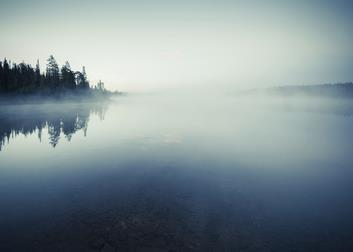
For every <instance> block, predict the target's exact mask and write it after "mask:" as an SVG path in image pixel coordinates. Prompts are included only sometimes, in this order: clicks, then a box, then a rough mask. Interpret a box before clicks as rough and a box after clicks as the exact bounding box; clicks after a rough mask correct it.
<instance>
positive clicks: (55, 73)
mask: <svg viewBox="0 0 353 252" xmlns="http://www.w3.org/2000/svg"><path fill="white" fill-rule="evenodd" d="M47 61H48V63H47V69H46V79H47V81H48V83H49V85H50V86H51V87H52V88H55V89H56V88H58V86H59V65H58V63H57V62H56V60H55V59H54V56H53V55H50V57H49V58H48V60H47Z"/></svg>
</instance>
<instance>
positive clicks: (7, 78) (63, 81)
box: [0, 55, 110, 96]
mask: <svg viewBox="0 0 353 252" xmlns="http://www.w3.org/2000/svg"><path fill="white" fill-rule="evenodd" d="M109 93H110V92H109V91H107V90H106V89H105V88H104V83H103V82H101V81H99V82H98V83H97V84H96V85H94V86H91V85H90V83H89V81H88V78H87V74H86V70H85V67H82V71H74V70H72V69H71V66H70V64H69V62H68V61H66V63H65V64H64V65H63V66H62V67H61V68H59V65H58V63H57V61H56V60H55V58H54V56H53V55H51V56H50V57H49V58H48V60H47V64H46V70H45V73H43V72H41V70H40V65H39V60H37V64H36V66H35V68H33V67H32V66H31V65H29V64H26V63H24V62H22V63H20V64H16V63H11V62H10V61H8V60H7V59H6V58H5V59H4V60H3V61H0V95H1V96H20V95H42V96H61V95H67V94H74V95H80V94H109Z"/></svg>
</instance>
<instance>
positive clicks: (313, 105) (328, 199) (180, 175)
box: [0, 92, 353, 251]
mask: <svg viewBox="0 0 353 252" xmlns="http://www.w3.org/2000/svg"><path fill="white" fill-rule="evenodd" d="M352 108H353V106H352V104H351V101H348V100H339V99H310V98H308V97H300V98H298V97H296V98H291V99H288V98H285V99H284V98H281V97H265V96H256V97H255V96H247V97H239V96H234V95H231V94H219V93H213V94H202V95H195V93H193V94H190V93H181V92H176V93H172V92H171V93H169V94H149V95H147V94H145V95H143V94H140V95H129V96H126V97H119V98H118V99H116V100H114V101H112V102H110V103H105V104H90V103H79V104H73V103H71V104H60V105H59V104H48V105H45V106H44V105H43V104H41V105H39V104H38V105H35V104H32V105H12V106H8V107H7V108H6V109H3V110H2V111H1V112H0V118H1V123H0V127H1V128H0V133H1V134H2V135H0V142H1V139H3V140H2V142H3V145H2V147H1V150H0V200H1V208H0V223H1V225H0V231H1V232H0V233H1V234H2V236H1V237H0V241H1V242H0V250H4V251H16V250H21V249H22V250H23V249H24V248H26V247H27V248H28V247H29V246H31V247H33V248H35V249H37V250H39V251H40V250H49V249H50V251H65V250H68V249H69V250H70V249H71V250H72V251H100V250H103V249H107V248H109V249H113V250H114V249H116V250H119V249H120V250H123V251H124V250H128V251H130V250H133V251H135V250H142V251H156V250H158V249H159V250H165V249H166V248H168V249H171V250H173V249H174V250H176V251H215V250H218V251H219V250H226V251H259V250H262V251H291V250H290V249H293V250H295V251H318V250H320V251H332V250H333V249H334V250H336V251H337V250H338V251H349V248H352V246H353V244H352V240H353V239H352V238H353V237H352V234H353V214H352V213H353V190H352V189H353V188H352V187H353V186H352V183H351V182H352V179H353V171H352V169H351V168H352V167H353V159H352V150H353V142H352V141H351V139H353V138H352V137H353V133H352V130H351V129H352V128H353V116H351V115H352V112H353V110H352ZM18 241H21V242H18Z"/></svg>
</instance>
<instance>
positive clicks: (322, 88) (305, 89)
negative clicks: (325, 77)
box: [236, 82, 353, 99]
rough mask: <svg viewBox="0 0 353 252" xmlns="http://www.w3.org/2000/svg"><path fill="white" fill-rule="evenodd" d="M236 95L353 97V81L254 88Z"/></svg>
mask: <svg viewBox="0 0 353 252" xmlns="http://www.w3.org/2000/svg"><path fill="white" fill-rule="evenodd" d="M236 95H240V96H243V95H245V96H247V95H274V96H282V97H296V96H298V97H308V98H310V97H316V98H320V97H322V98H335V99H353V83H352V82H346V83H335V84H318V85H291V86H278V87H270V88H264V89H252V90H245V91H240V92H236Z"/></svg>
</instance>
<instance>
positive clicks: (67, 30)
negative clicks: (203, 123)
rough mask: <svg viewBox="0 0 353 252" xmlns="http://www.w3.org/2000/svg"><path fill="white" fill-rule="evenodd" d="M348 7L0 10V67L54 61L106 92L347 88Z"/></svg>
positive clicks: (221, 3)
mask: <svg viewBox="0 0 353 252" xmlns="http://www.w3.org/2000/svg"><path fill="white" fill-rule="evenodd" d="M352 14H353V4H352V1H343V0H337V1H333V0H332V1H327V0H322V1H319V0H305V1H304V0H297V1H286V0H283V1H274V0H269V1H254V0H253V1H251V0H250V1H245V0H244V1H236V0H233V1H228V0H218V1H210V0H204V1H198V0H189V1H186V0H179V1H175V0H174V1H171V0H164V1H158V0H154V1H147V0H145V1H143V0H130V1H113V0H100V1H93V0H86V1H83V0H81V1H78V0H71V1H69V0H62V1H49V0H46V1H45V0H32V1H27V0H12V1H4V0H0V17H1V22H0V58H4V57H7V58H8V59H10V60H12V61H14V62H22V61H24V62H26V63H29V64H32V65H35V62H36V60H37V59H39V60H40V63H41V68H42V70H43V71H44V69H45V64H46V59H47V58H48V56H49V55H51V54H53V55H54V57H55V58H56V59H57V61H58V62H59V64H60V65H62V64H64V63H65V61H66V60H68V61H69V62H70V64H71V67H72V68H73V69H75V70H80V69H81V68H82V66H83V65H84V66H85V67H86V71H87V74H88V77H89V80H90V82H91V84H94V83H96V82H97V81H98V80H102V81H103V82H104V83H105V85H106V87H107V88H109V89H111V90H121V91H155V90H166V89H175V88H179V87H192V88H204V89H211V88H219V89H225V90H239V89H240V90H243V89H250V88H258V87H268V86H278V85H297V84H298V85H302V84H319V83H335V82H345V81H352V80H353V15H352Z"/></svg>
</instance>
